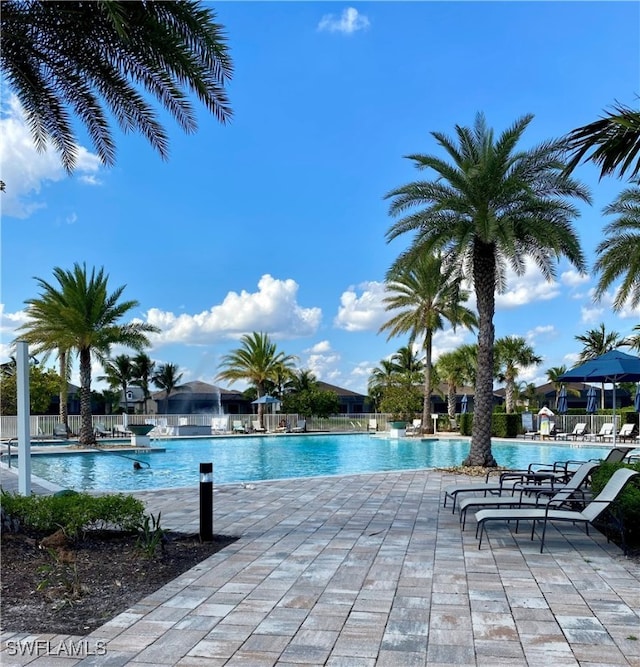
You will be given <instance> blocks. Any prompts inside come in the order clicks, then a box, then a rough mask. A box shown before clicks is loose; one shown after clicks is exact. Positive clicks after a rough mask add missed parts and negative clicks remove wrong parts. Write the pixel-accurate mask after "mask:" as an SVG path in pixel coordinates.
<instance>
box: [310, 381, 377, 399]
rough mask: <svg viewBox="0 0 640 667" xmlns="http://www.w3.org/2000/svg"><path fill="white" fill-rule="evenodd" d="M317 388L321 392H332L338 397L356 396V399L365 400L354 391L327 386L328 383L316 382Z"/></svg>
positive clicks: (363, 396) (331, 385) (362, 395)
mask: <svg viewBox="0 0 640 667" xmlns="http://www.w3.org/2000/svg"><path fill="white" fill-rule="evenodd" d="M318 387H319V388H320V389H321V390H322V391H332V392H333V393H334V394H337V395H338V396H356V397H358V398H366V396H365V395H364V394H359V393H358V392H356V391H351V390H350V389H343V388H342V387H337V386H336V385H334V384H329V383H328V382H321V381H319V382H318Z"/></svg>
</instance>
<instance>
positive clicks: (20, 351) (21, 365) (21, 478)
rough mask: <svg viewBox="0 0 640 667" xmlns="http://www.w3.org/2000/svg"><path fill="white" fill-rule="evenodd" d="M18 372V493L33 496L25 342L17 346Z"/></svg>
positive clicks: (27, 359)
mask: <svg viewBox="0 0 640 667" xmlns="http://www.w3.org/2000/svg"><path fill="white" fill-rule="evenodd" d="M16 371H17V375H18V382H17V389H18V492H19V493H21V494H22V495H23V496H30V495H31V432H30V428H29V417H30V404H29V346H28V345H27V343H25V342H24V341H18V343H17V344H16Z"/></svg>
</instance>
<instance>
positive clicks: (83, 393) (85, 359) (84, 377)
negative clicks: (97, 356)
mask: <svg viewBox="0 0 640 667" xmlns="http://www.w3.org/2000/svg"><path fill="white" fill-rule="evenodd" d="M78 436H79V437H78V442H79V443H80V444H81V445H94V444H95V442H96V438H95V434H94V432H93V425H92V423H91V350H88V349H81V350H80V433H79V434H78Z"/></svg>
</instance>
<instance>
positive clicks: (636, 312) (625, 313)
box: [591, 286, 640, 320]
mask: <svg viewBox="0 0 640 667" xmlns="http://www.w3.org/2000/svg"><path fill="white" fill-rule="evenodd" d="M619 291H620V286H618V287H617V288H616V289H615V290H614V291H613V292H605V293H604V294H603V295H602V297H601V299H600V301H599V302H598V303H600V304H601V305H602V306H603V307H604V310H609V311H611V310H613V302H614V301H615V300H616V297H617V296H618V292H619ZM591 296H593V291H592V292H591ZM616 315H618V317H620V319H622V320H627V319H634V320H638V318H639V317H640V305H638V306H636V307H635V308H632V307H631V299H627V301H626V302H625V303H624V305H623V306H622V308H621V309H620V310H619V311H618V312H617V313H616Z"/></svg>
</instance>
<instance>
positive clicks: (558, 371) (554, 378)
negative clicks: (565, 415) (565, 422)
mask: <svg viewBox="0 0 640 667" xmlns="http://www.w3.org/2000/svg"><path fill="white" fill-rule="evenodd" d="M566 372H567V367H566V366H552V367H551V368H547V380H548V381H549V382H550V383H551V384H552V385H553V388H554V390H555V392H556V408H557V407H558V398H559V395H560V390H561V389H562V386H563V385H564V381H563V380H561V379H560V377H561V376H562V375H564V374H565V373H566ZM565 389H566V391H567V394H571V395H572V396H580V392H579V391H578V390H577V389H573V388H571V387H565Z"/></svg>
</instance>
